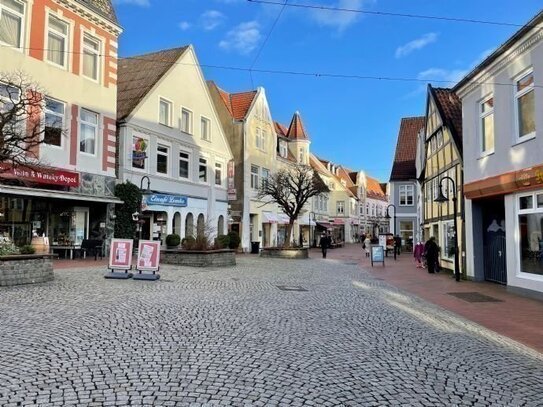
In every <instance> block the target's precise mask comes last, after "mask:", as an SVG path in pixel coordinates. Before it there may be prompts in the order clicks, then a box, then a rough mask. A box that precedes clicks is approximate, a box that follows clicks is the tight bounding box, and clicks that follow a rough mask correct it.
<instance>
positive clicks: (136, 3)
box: [114, 0, 151, 7]
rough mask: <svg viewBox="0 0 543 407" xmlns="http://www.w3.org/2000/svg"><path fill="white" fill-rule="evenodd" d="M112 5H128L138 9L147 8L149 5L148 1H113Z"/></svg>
mask: <svg viewBox="0 0 543 407" xmlns="http://www.w3.org/2000/svg"><path fill="white" fill-rule="evenodd" d="M114 3H115V4H116V5H117V4H130V5H133V6H139V7H149V6H150V5H151V3H150V2H149V0H114Z"/></svg>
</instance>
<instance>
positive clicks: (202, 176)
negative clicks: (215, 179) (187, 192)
mask: <svg viewBox="0 0 543 407" xmlns="http://www.w3.org/2000/svg"><path fill="white" fill-rule="evenodd" d="M198 179H199V180H200V182H207V160H206V159H205V158H202V157H200V165H199V166H198Z"/></svg>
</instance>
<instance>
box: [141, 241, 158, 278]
mask: <svg viewBox="0 0 543 407" xmlns="http://www.w3.org/2000/svg"><path fill="white" fill-rule="evenodd" d="M159 263H160V240H140V242H139V246H138V262H137V264H138V266H137V269H138V270H140V271H158V268H159Z"/></svg>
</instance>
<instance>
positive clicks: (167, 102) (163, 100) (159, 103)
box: [158, 96, 173, 127]
mask: <svg viewBox="0 0 543 407" xmlns="http://www.w3.org/2000/svg"><path fill="white" fill-rule="evenodd" d="M162 102H164V103H166V105H167V106H168V117H167V119H168V120H167V122H168V123H167V124H166V123H162V122H161V121H160V105H161V104H162ZM172 113H173V102H172V101H171V100H169V99H166V98H165V97H163V96H159V97H158V123H159V124H161V125H163V126H166V127H172Z"/></svg>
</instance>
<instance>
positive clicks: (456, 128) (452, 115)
mask: <svg viewBox="0 0 543 407" xmlns="http://www.w3.org/2000/svg"><path fill="white" fill-rule="evenodd" d="M429 87H430V91H431V92H432V94H433V95H434V100H435V101H436V106H437V108H438V110H439V113H440V115H441V118H442V119H443V122H444V124H445V125H446V126H447V127H448V128H449V130H450V131H451V133H452V136H453V139H454V142H455V143H456V147H457V148H458V150H459V151H460V154H462V102H461V100H460V98H459V97H458V96H457V95H456V93H454V92H453V91H452V90H451V89H448V88H434V87H432V86H431V85H429Z"/></svg>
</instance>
